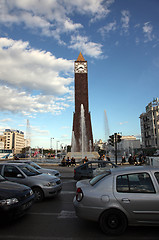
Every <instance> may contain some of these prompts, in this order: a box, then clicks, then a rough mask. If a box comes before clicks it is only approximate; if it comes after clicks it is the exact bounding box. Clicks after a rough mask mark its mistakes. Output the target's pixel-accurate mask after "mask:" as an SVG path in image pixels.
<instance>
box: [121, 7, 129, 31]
mask: <svg viewBox="0 0 159 240" xmlns="http://www.w3.org/2000/svg"><path fill="white" fill-rule="evenodd" d="M121 15H122V17H121V23H122V31H123V32H124V33H128V30H129V21H130V13H129V11H128V10H123V11H121Z"/></svg>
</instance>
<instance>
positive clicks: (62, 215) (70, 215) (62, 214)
mask: <svg viewBox="0 0 159 240" xmlns="http://www.w3.org/2000/svg"><path fill="white" fill-rule="evenodd" d="M28 214H29V215H42V216H57V218H60V219H61V218H65V219H66V218H77V216H76V213H75V211H66V210H62V211H61V212H60V213H40V212H39V213H38V212H29V213H28Z"/></svg>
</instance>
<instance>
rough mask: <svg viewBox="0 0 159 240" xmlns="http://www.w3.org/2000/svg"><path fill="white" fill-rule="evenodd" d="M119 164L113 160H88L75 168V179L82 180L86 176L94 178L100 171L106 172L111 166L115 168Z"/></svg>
mask: <svg viewBox="0 0 159 240" xmlns="http://www.w3.org/2000/svg"><path fill="white" fill-rule="evenodd" d="M115 167H117V165H115V164H114V163H112V162H111V161H103V160H95V161H88V162H87V163H84V164H82V165H80V166H78V167H76V168H74V179H75V180H81V179H84V178H92V177H94V176H96V175H98V174H100V173H103V172H105V171H106V170H108V169H110V168H115Z"/></svg>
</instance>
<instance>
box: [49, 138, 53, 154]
mask: <svg viewBox="0 0 159 240" xmlns="http://www.w3.org/2000/svg"><path fill="white" fill-rule="evenodd" d="M53 139H54V138H50V151H51V150H52V140H53Z"/></svg>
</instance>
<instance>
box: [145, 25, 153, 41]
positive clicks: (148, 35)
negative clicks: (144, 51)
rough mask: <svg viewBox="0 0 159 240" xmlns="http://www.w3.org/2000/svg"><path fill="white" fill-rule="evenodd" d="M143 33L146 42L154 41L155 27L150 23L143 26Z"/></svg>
mask: <svg viewBox="0 0 159 240" xmlns="http://www.w3.org/2000/svg"><path fill="white" fill-rule="evenodd" d="M142 29H143V33H144V35H145V42H150V41H152V40H153V39H154V35H153V33H152V31H153V26H152V25H151V24H150V22H146V23H144V26H143V28H142Z"/></svg>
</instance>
